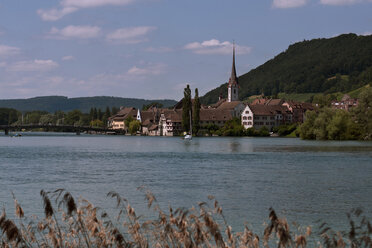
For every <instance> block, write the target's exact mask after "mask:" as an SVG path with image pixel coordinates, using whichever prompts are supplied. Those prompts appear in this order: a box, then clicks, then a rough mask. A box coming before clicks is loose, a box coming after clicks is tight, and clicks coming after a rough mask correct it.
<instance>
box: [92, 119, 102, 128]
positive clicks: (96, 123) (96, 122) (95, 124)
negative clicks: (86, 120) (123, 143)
mask: <svg viewBox="0 0 372 248" xmlns="http://www.w3.org/2000/svg"><path fill="white" fill-rule="evenodd" d="M90 126H91V127H104V124H103V122H102V121H101V120H98V119H96V120H93V121H91V122H90Z"/></svg>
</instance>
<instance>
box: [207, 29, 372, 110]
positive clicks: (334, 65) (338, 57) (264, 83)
mask: <svg viewBox="0 0 372 248" xmlns="http://www.w3.org/2000/svg"><path fill="white" fill-rule="evenodd" d="M371 82H372V35H369V36H358V35H356V34H343V35H340V36H338V37H334V38H329V39H313V40H309V41H307V40H305V41H302V42H298V43H295V44H293V45H290V46H289V47H288V49H287V50H286V51H284V52H282V53H280V54H279V55H277V56H275V57H274V58H273V59H271V60H269V61H267V62H266V63H264V64H263V65H261V66H259V67H257V68H255V69H253V70H251V71H250V72H248V73H246V74H243V75H241V76H240V77H239V85H240V90H239V97H240V100H245V99H247V98H248V97H249V96H251V95H258V94H261V93H264V94H265V95H267V96H270V95H276V94H278V93H286V94H293V93H334V92H338V91H339V92H347V91H352V90H354V89H357V88H360V87H362V86H363V85H366V84H368V83H371ZM226 85H227V84H226V83H225V84H222V85H221V86H220V87H218V88H216V89H213V90H211V91H210V92H208V93H207V94H205V95H204V96H203V97H201V101H202V102H203V103H204V104H210V103H214V102H216V101H217V99H218V96H219V94H220V93H222V94H223V96H224V97H226V95H227V92H226Z"/></svg>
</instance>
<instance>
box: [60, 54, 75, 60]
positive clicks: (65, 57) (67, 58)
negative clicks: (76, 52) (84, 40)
mask: <svg viewBox="0 0 372 248" xmlns="http://www.w3.org/2000/svg"><path fill="white" fill-rule="evenodd" d="M74 59H75V57H74V56H72V55H68V56H63V57H62V60H63V61H69V60H74Z"/></svg>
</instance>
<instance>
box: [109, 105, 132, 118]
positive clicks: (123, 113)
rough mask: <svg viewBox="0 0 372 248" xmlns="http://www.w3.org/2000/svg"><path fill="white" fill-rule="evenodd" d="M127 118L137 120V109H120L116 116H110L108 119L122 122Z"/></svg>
mask: <svg viewBox="0 0 372 248" xmlns="http://www.w3.org/2000/svg"><path fill="white" fill-rule="evenodd" d="M129 116H132V118H137V109H135V108H132V107H129V108H128V107H127V108H122V109H120V111H119V112H118V113H117V114H116V115H114V116H111V117H110V118H109V119H110V120H114V121H122V120H125V119H127V118H128V117H129Z"/></svg>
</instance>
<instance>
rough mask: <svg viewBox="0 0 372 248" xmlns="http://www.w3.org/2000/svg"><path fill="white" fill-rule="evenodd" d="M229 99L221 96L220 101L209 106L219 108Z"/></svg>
mask: <svg viewBox="0 0 372 248" xmlns="http://www.w3.org/2000/svg"><path fill="white" fill-rule="evenodd" d="M226 101H227V99H226V98H221V99H220V100H218V102H216V103H215V104H212V105H210V106H209V108H218V107H219V106H220V105H221V104H222V103H224V102H226Z"/></svg>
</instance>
